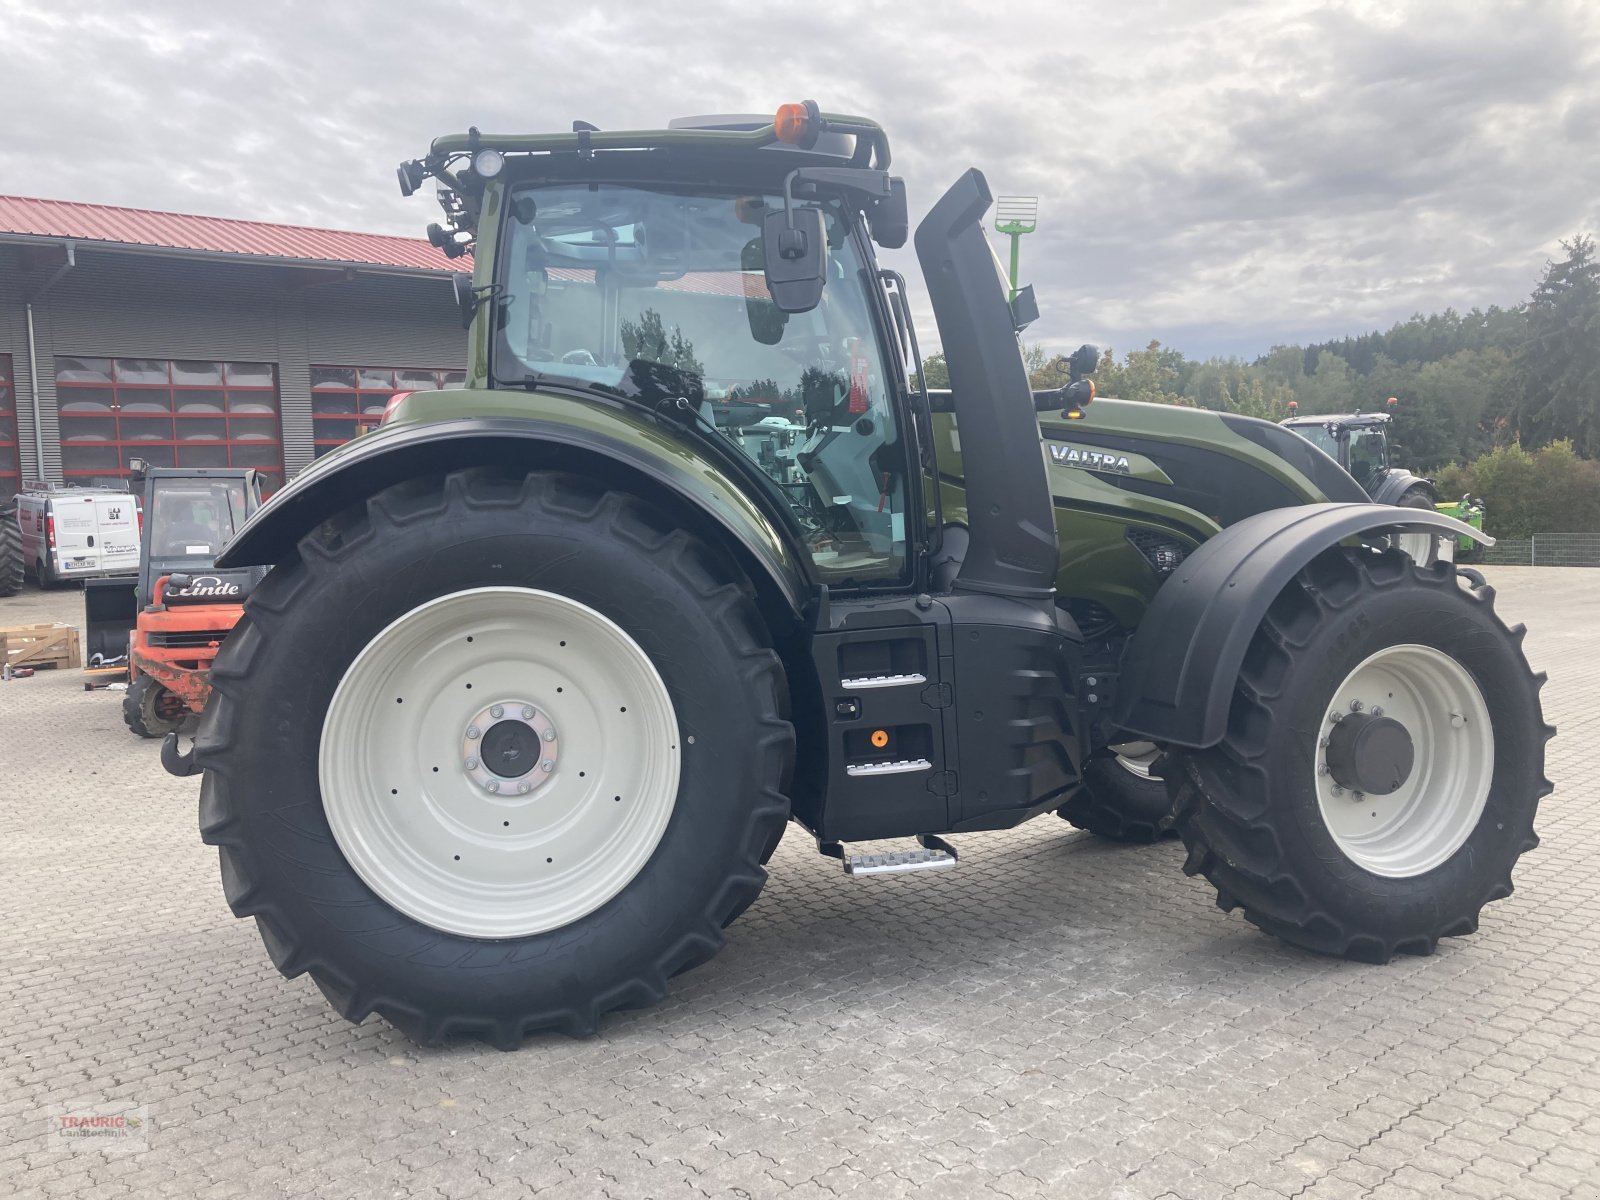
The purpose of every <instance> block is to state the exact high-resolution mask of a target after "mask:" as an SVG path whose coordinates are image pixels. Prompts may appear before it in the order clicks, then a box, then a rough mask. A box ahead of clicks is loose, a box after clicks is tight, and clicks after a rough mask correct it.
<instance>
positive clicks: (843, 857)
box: [817, 833, 956, 875]
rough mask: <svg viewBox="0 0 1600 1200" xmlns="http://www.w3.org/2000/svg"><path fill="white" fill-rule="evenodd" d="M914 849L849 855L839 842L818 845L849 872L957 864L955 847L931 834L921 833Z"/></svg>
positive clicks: (891, 872) (879, 872)
mask: <svg viewBox="0 0 1600 1200" xmlns="http://www.w3.org/2000/svg"><path fill="white" fill-rule="evenodd" d="M917 841H918V842H919V843H921V844H920V845H919V846H918V848H917V849H915V850H890V851H886V852H883V853H879V854H847V853H846V852H845V848H844V847H843V846H842V845H840V844H839V843H838V842H825V843H822V844H820V845H819V846H818V847H817V848H818V849H819V850H821V851H822V853H824V854H826V855H828V856H829V857H832V858H837V859H838V860H839V862H840V863H841V864H842V865H843V867H844V873H845V874H846V875H898V874H901V873H902V872H905V871H940V870H944V869H945V868H947V867H953V866H955V865H956V852H955V847H953V846H951V845H950V844H949V843H948V842H945V841H944V840H942V839H940V838H936V837H934V836H933V835H932V834H927V833H925V834H920V835H919V836H918V837H917Z"/></svg>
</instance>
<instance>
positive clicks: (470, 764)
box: [462, 758, 478, 771]
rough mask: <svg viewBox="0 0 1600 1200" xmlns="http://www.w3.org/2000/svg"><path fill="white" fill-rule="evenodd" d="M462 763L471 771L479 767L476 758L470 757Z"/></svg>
mask: <svg viewBox="0 0 1600 1200" xmlns="http://www.w3.org/2000/svg"><path fill="white" fill-rule="evenodd" d="M462 765H463V766H465V767H466V768H467V770H469V771H476V770H477V769H478V760H477V759H475V758H469V759H467V761H466V762H465V763H464V764H462Z"/></svg>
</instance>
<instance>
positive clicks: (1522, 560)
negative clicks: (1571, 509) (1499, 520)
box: [1483, 533, 1600, 567]
mask: <svg viewBox="0 0 1600 1200" xmlns="http://www.w3.org/2000/svg"><path fill="white" fill-rule="evenodd" d="M1483 561H1484V562H1486V563H1502V564H1504V565H1506V566H1514V567H1600V533H1536V534H1534V535H1533V536H1532V537H1531V538H1501V539H1500V540H1499V541H1498V542H1496V543H1495V544H1494V545H1493V546H1491V547H1489V549H1488V550H1486V551H1485V552H1484V556H1483Z"/></svg>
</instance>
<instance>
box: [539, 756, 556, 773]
mask: <svg viewBox="0 0 1600 1200" xmlns="http://www.w3.org/2000/svg"><path fill="white" fill-rule="evenodd" d="M555 769H556V765H555V763H553V762H551V761H550V760H549V759H548V758H547V759H545V760H544V762H542V763H540V764H539V770H541V771H543V772H544V773H545V774H546V775H548V774H549V773H550V772H551V771H554V770H555Z"/></svg>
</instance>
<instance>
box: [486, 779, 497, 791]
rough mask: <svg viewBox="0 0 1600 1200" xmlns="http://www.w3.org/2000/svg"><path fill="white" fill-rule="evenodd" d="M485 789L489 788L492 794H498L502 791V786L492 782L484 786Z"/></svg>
mask: <svg viewBox="0 0 1600 1200" xmlns="http://www.w3.org/2000/svg"><path fill="white" fill-rule="evenodd" d="M484 787H485V788H487V789H488V790H489V791H491V792H498V791H499V790H500V785H499V784H498V783H495V782H493V781H490V782H489V783H486V784H484Z"/></svg>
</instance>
